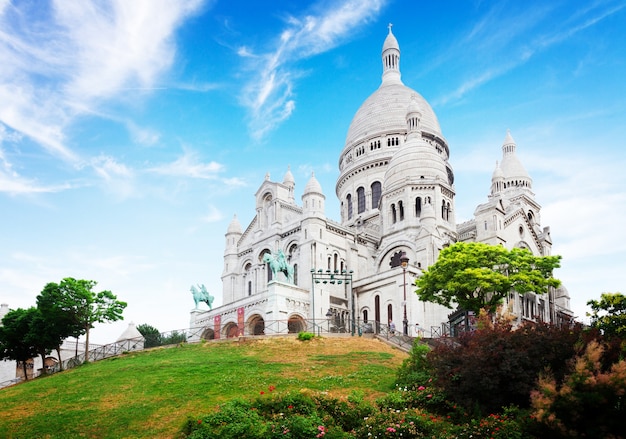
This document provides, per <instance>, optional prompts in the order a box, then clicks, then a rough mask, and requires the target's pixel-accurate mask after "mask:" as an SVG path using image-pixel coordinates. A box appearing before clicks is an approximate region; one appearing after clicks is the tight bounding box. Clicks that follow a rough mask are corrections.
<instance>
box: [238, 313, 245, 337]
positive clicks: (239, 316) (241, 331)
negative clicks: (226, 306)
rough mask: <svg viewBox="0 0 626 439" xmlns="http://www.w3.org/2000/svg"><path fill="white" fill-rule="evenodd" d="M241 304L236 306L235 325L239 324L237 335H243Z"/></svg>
mask: <svg viewBox="0 0 626 439" xmlns="http://www.w3.org/2000/svg"><path fill="white" fill-rule="evenodd" d="M243 317H244V316H243V306H242V307H241V308H237V326H239V336H240V337H241V336H243V325H244V321H243Z"/></svg>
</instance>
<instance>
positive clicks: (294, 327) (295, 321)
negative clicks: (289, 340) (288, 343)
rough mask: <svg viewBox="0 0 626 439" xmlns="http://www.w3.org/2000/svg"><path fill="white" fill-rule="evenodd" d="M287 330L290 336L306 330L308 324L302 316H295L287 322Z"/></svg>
mask: <svg viewBox="0 0 626 439" xmlns="http://www.w3.org/2000/svg"><path fill="white" fill-rule="evenodd" d="M287 330H288V332H289V333H290V334H297V333H299V332H302V331H304V330H306V323H305V322H304V319H303V318H302V317H301V316H299V315H293V316H291V317H289V320H288V321H287Z"/></svg>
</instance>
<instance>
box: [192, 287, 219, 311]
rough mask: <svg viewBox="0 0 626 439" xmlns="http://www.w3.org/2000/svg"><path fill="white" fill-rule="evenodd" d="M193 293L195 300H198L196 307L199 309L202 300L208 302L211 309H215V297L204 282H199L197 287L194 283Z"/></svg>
mask: <svg viewBox="0 0 626 439" xmlns="http://www.w3.org/2000/svg"><path fill="white" fill-rule="evenodd" d="M191 294H192V295H193V301H194V302H196V309H198V303H200V302H204V303H206V304H207V305H209V309H213V306H212V305H213V300H214V299H215V297H213V296H211V295H210V294H209V292H208V291H207V290H206V287H205V286H204V284H202V285H200V284H198V287H197V288H196V286H195V285H192V286H191Z"/></svg>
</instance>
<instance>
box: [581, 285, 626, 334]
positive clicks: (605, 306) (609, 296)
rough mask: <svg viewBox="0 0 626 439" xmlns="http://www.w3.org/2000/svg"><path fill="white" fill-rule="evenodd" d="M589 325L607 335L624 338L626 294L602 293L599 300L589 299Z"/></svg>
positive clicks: (625, 329) (625, 328) (625, 331)
mask: <svg viewBox="0 0 626 439" xmlns="http://www.w3.org/2000/svg"><path fill="white" fill-rule="evenodd" d="M587 305H589V306H590V307H591V310H592V313H591V314H589V313H587V315H588V316H591V326H592V327H594V328H598V329H599V330H600V331H602V333H603V334H604V335H606V336H607V337H620V338H626V296H624V295H623V294H621V293H603V294H602V295H601V296H600V300H590V301H588V302H587Z"/></svg>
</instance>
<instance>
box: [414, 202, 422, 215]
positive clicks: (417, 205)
mask: <svg viewBox="0 0 626 439" xmlns="http://www.w3.org/2000/svg"><path fill="white" fill-rule="evenodd" d="M421 215H422V199H421V198H420V197H417V198H416V199H415V216H416V217H418V218H419V217H420V216H421Z"/></svg>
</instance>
